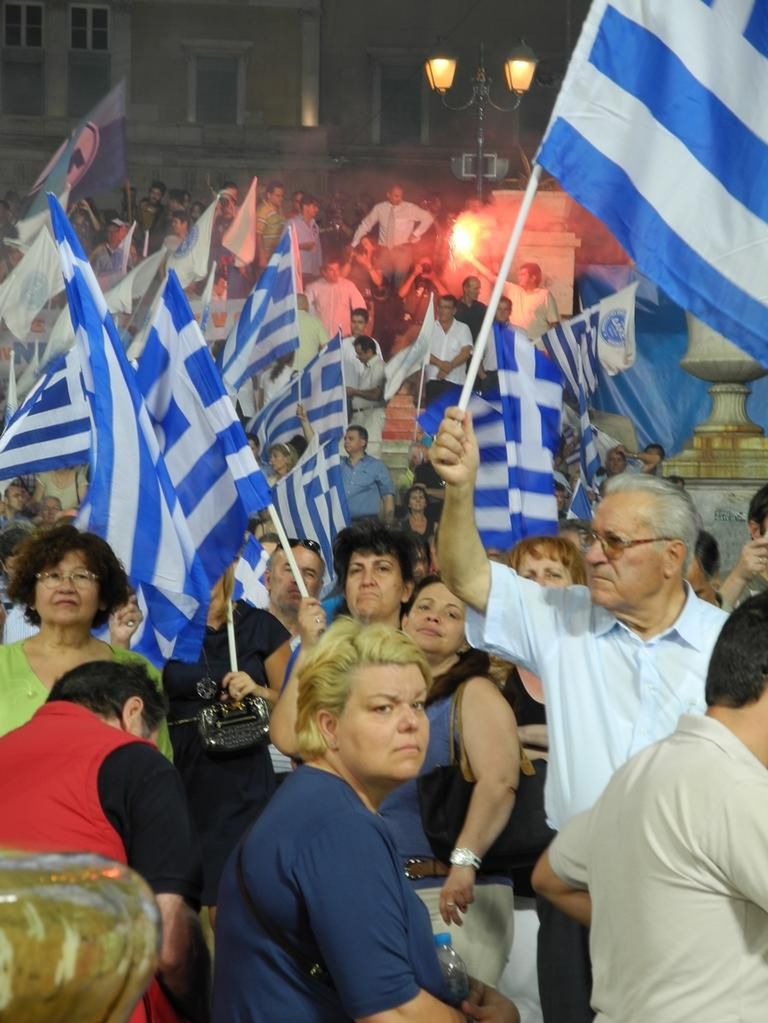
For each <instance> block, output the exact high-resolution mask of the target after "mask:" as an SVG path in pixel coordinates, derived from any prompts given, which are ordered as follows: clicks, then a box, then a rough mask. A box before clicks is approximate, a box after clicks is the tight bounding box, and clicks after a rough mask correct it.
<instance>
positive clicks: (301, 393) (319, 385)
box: [248, 334, 347, 452]
mask: <svg viewBox="0 0 768 1023" xmlns="http://www.w3.org/2000/svg"><path fill="white" fill-rule="evenodd" d="M341 363H342V354H341V334H337V335H336V337H335V338H334V339H333V340H332V341H329V342H328V344H327V345H324V346H323V347H322V348H321V349H320V351H319V352H318V353H317V355H316V356H315V357H314V359H312V360H310V362H308V363H307V365H306V366H305V367H304V369H303V370H302V371H301V373H299V374H298V376H296V377H295V378H294V379H293V380H292V381H290V383H289V384H288V386H287V387H286V389H285V390H284V391H283V392H282V393H281V394H278V396H277V397H276V398H274V399H273V400H272V401H271V402H270V403H269V404H268V405H265V406H264V408H263V409H262V410H261V412H258V413H257V414H256V415H255V416H254V417H253V419H252V420H251V421H250V423H249V424H248V432H249V433H256V434H257V436H258V438H259V441H260V443H261V450H262V451H264V452H266V451H267V450H268V449H269V448H270V447H271V446H272V445H273V444H287V443H288V441H289V440H290V439H291V437H295V436H296V434H297V433H301V422H300V421H299V417H298V416H297V415H296V406H297V405H298V404H299V402H301V404H302V405H303V406H304V411H305V412H306V414H307V418H308V419H309V425H310V426H311V427H312V430H313V432H314V433H316V434H317V436H318V439H319V441H320V443H321V444H325V442H326V441H329V440H332V439H333V438H334V437H340V436H341V435H342V434H343V433H344V431H345V430H346V428H347V398H346V392H345V390H344V378H343V371H342V366H341Z"/></svg>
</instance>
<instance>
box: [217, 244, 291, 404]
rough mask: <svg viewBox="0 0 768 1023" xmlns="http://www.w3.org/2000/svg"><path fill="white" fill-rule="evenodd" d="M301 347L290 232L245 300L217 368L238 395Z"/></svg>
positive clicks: (232, 393)
mask: <svg viewBox="0 0 768 1023" xmlns="http://www.w3.org/2000/svg"><path fill="white" fill-rule="evenodd" d="M298 347H299V325H298V311H297V309H296V284H295V277H294V268H293V257H292V254H291V232H290V230H289V229H288V228H286V230H285V231H283V236H282V238H281V239H280V241H279V242H278V244H277V248H276V249H275V251H274V252H273V253H272V256H271V258H270V260H269V263H268V264H267V265H266V267H265V268H264V272H263V273H262V275H261V277H259V279H258V281H257V282H256V285H255V286H254V289H253V291H252V292H251V293H250V295H249V296H248V298H247V299H246V302H245V305H244V306H243V310H242V312H241V313H240V319H239V320H238V321H237V323H236V324H235V325H234V327H233V328H232V330H231V332H230V334H229V337H228V338H227V340H226V343H225V345H224V347H223V348H222V350H221V352H220V353H219V357H218V359H217V360H216V364H217V366H218V367H219V370H220V371H221V377H222V380H223V381H224V386H225V387H226V388H227V391H228V392H229V393H230V394H231V395H234V394H237V392H238V391H239V390H240V388H241V387H242V385H243V384H244V383H245V381H246V380H249V379H250V378H251V377H252V376H254V374H256V373H260V372H261V370H263V369H264V368H265V366H269V364H270V363H272V362H275V360H276V359H279V358H281V356H283V355H289V354H290V353H291V352H292V351H293V350H294V349H295V348H298Z"/></svg>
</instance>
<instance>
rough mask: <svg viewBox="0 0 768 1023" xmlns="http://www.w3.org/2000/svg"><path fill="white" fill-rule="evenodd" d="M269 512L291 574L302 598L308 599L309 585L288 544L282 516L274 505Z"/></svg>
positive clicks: (268, 506)
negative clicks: (281, 519)
mask: <svg viewBox="0 0 768 1023" xmlns="http://www.w3.org/2000/svg"><path fill="white" fill-rule="evenodd" d="M267 511H268V512H269V517H270V518H271V519H272V525H273V526H274V527H275V532H276V533H277V536H278V539H279V540H280V546H281V547H282V548H283V553H284V554H285V557H286V560H287V562H288V564H289V565H290V568H291V572H293V578H294V580H295V581H296V586H297V587H298V590H299V593H300V594H301V595H302V597H308V596H309V590H308V589H307V584H306V583H305V582H304V576H303V575H302V574H301V572H300V571H299V566H298V565H297V564H296V558H294V556H293V550H292V549H291V545H290V544H289V543H288V535H287V533H286V532H285V527H284V526H283V523H282V522H281V521H280V516H279V515H278V514H277V508H275V506H274V505H273V504H268V505H267Z"/></svg>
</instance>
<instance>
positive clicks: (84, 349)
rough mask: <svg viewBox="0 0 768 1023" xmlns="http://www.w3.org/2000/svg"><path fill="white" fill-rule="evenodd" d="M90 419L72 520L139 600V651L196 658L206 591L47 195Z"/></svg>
mask: <svg viewBox="0 0 768 1023" xmlns="http://www.w3.org/2000/svg"><path fill="white" fill-rule="evenodd" d="M48 201H49V205H50V210H51V220H52V222H53V228H54V235H55V238H56V244H57V246H58V249H59V256H60V258H61V265H62V270H63V272H64V281H65V285H66V291H67V299H68V301H69V308H70V313H71V316H72V325H73V327H74V330H75V336H76V339H77V341H76V343H77V348H78V352H79V355H80V364H81V369H82V372H83V379H84V383H85V391H86V394H87V397H88V402H89V404H90V407H91V416H92V421H93V457H92V462H91V480H90V486H89V489H88V496H87V498H86V500H85V502H84V504H83V506H82V508H81V509H80V515H79V517H78V522H77V524H78V525H79V526H81V528H83V529H89V530H91V531H93V532H95V533H98V534H99V535H100V536H102V537H103V538H104V539H105V540H106V541H107V542H108V543H109V545H110V546H111V547H112V549H113V550H114V552H115V554H116V555H117V556H118V557H119V558H120V560H121V561H122V562H123V565H124V566H125V569H126V572H127V574H128V576H129V578H130V580H131V582H132V584H133V585H134V586H135V587H136V590H137V595H138V596H139V599H140V603H142V604H143V606H144V607H145V608H146V621H145V623H144V628H143V631H142V640H141V644H140V645H137V647H136V648H137V649H138V650H140V652H142V653H145V654H146V656H148V657H149V658H150V659H151V660H153V661H154V662H155V663H158V662H160V661H164V660H167V659H168V658H170V657H176V658H179V659H181V660H193V661H194V660H197V658H198V656H199V653H200V646H201V643H202V638H203V632H204V629H205V611H206V608H207V604H208V600H209V596H210V591H209V587H208V580H207V578H206V575H205V572H204V571H203V569H202V565H201V564H200V562H199V560H198V558H197V556H196V552H195V549H194V545H193V544H192V542H191V539H190V535H189V530H188V528H187V523H186V520H185V518H184V514H183V512H182V509H181V505H180V504H179V502H178V501H177V499H176V494H175V492H174V489H173V485H172V483H171V480H170V477H169V475H168V470H167V469H166V466H165V462H164V461H163V458H162V455H161V454H160V450H159V447H158V443H157V438H156V436H155V433H154V430H153V427H152V422H151V420H150V417H149V413H148V412H147V409H146V406H145V404H144V401H143V398H142V396H141V393H140V392H139V389H138V385H137V383H136V378H135V374H134V372H133V370H132V369H131V367H130V365H129V363H128V360H127V358H126V356H125V352H124V351H123V346H122V344H121V343H120V339H119V337H118V334H117V331H116V329H115V325H114V323H113V322H112V318H111V316H110V314H109V311H108V309H107V306H106V303H105V301H104V296H103V295H102V294H101V291H100V290H99V287H98V284H97V283H96V278H95V276H94V274H93V271H92V269H91V267H90V265H89V264H88V261H87V259H86V257H85V254H84V252H83V250H82V248H81V246H80V242H79V240H78V238H77V236H76V235H75V233H74V231H73V229H72V227H71V225H70V223H69V221H68V220H67V216H66V214H65V213H64V210H63V209H62V208H61V206H60V205H59V203H58V201H57V200H56V198H55V196H52V195H50V196H49V197H48Z"/></svg>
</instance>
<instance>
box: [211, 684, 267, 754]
mask: <svg viewBox="0 0 768 1023" xmlns="http://www.w3.org/2000/svg"><path fill="white" fill-rule="evenodd" d="M269 716H270V709H269V704H268V703H267V701H266V700H265V699H264V697H263V696H245V697H243V699H242V700H240V701H239V702H238V703H231V704H227V703H212V704H211V705H210V706H209V707H204V708H203V709H202V710H201V711H200V712H199V713H198V715H197V728H198V731H199V733H200V739H201V741H202V744H203V748H204V749H205V750H206V752H208V753H219V754H227V753H242V752H244V751H245V750H249V749H253V748H254V747H255V746H261V745H262V744H263V743H265V742H268V741H269Z"/></svg>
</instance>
